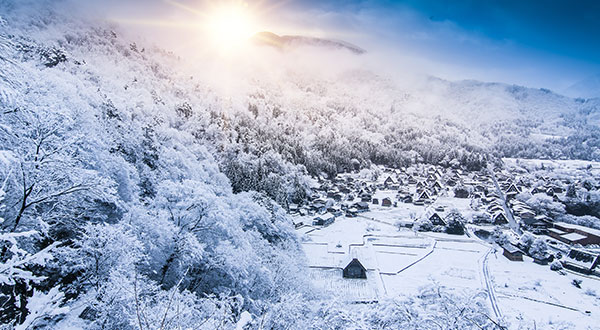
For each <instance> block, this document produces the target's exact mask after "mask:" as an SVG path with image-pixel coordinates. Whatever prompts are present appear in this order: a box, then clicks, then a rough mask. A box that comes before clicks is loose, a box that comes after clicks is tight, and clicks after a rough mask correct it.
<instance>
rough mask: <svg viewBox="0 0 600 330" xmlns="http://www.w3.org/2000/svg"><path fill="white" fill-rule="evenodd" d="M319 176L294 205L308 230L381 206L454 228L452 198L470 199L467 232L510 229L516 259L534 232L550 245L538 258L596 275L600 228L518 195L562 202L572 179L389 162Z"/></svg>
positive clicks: (438, 227)
mask: <svg viewBox="0 0 600 330" xmlns="http://www.w3.org/2000/svg"><path fill="white" fill-rule="evenodd" d="M316 181H317V184H316V185H315V187H314V189H313V191H312V194H311V195H310V196H309V198H308V199H307V200H306V201H304V202H303V203H301V204H290V205H289V207H288V210H289V212H290V213H291V214H293V215H295V216H294V217H293V219H294V225H295V226H296V228H297V229H298V230H301V231H304V232H306V231H310V230H313V229H314V228H318V227H320V226H328V225H331V224H332V223H334V222H335V221H337V220H340V219H341V218H354V217H358V216H361V217H368V216H369V213H366V212H369V211H370V210H372V209H373V208H382V207H383V208H390V209H393V208H402V207H404V208H406V207H408V206H405V205H409V206H410V209H411V210H413V211H411V212H410V215H409V216H406V217H398V219H397V221H398V223H399V224H402V226H404V227H413V226H414V225H415V224H416V223H418V222H419V221H425V222H426V223H427V225H428V226H429V227H431V229H429V230H434V231H444V230H446V232H448V231H447V230H448V219H447V217H448V216H449V215H450V213H452V212H451V210H452V209H453V208H454V207H453V205H452V204H453V202H452V201H459V200H463V201H468V203H469V211H468V212H463V214H460V218H461V219H462V222H461V225H462V226H463V227H464V228H465V229H467V228H466V227H467V226H468V227H469V228H470V230H465V232H466V233H467V234H469V232H474V233H475V234H480V233H485V236H492V232H494V231H495V230H501V231H503V232H506V233H508V234H509V235H507V236H508V237H509V240H508V241H507V242H504V243H503V244H502V245H501V246H502V247H503V255H504V256H506V257H507V258H509V259H510V260H514V261H519V260H523V255H526V254H527V249H526V248H525V247H523V246H522V245H521V244H520V243H519V240H518V238H519V237H520V236H522V235H523V234H524V233H531V234H532V235H535V237H542V238H543V239H544V240H546V241H547V242H548V245H549V246H550V249H549V250H548V252H547V253H546V254H544V255H543V256H540V255H532V256H531V257H532V258H534V261H535V262H537V263H540V264H547V263H549V262H551V261H552V260H553V259H554V258H560V261H561V263H562V264H563V265H564V266H565V267H568V268H570V269H574V270H578V271H582V272H586V273H594V272H595V271H596V267H597V265H598V263H599V262H600V259H599V257H598V254H599V253H598V251H599V250H598V247H599V245H600V231H599V230H596V229H592V228H588V227H584V226H580V225H575V224H569V223H564V222H559V221H555V219H552V218H550V217H548V216H546V215H543V214H537V212H536V210H534V209H533V208H532V207H531V206H529V205H527V203H525V202H523V201H521V200H519V199H518V198H517V196H518V195H519V194H520V193H522V192H525V191H527V192H530V193H531V194H532V195H535V194H544V195H547V196H550V197H552V199H553V200H554V201H560V200H561V199H562V198H564V195H565V194H566V191H567V189H566V186H567V184H568V183H567V182H562V181H557V180H552V179H550V178H548V179H547V180H541V181H535V182H531V181H528V180H524V179H523V178H522V176H521V173H518V172H515V171H509V170H507V169H495V170H483V171H478V172H470V171H464V170H461V169H454V168H443V167H440V166H431V165H414V166H411V167H407V168H399V169H392V168H384V167H381V168H378V169H376V170H373V169H371V170H368V171H365V170H363V171H361V172H355V173H343V174H339V175H338V176H337V177H335V178H334V179H325V178H323V177H320V178H318V179H316ZM439 200H444V202H443V203H442V202H439ZM455 213H456V212H455ZM373 220H376V219H374V218H373ZM423 228H428V227H427V226H421V227H420V228H419V230H423ZM425 230H427V229H425ZM460 233H462V231H461V232H460ZM478 236H479V235H478ZM357 263H358V264H360V261H358V260H356V261H352V262H351V264H352V265H356V264H357ZM348 266H351V265H350V264H349V265H348ZM353 267H354V266H353ZM351 273H352V274H354V272H351ZM344 274H345V273H344ZM344 276H346V275H344Z"/></svg>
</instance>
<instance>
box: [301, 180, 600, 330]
mask: <svg viewBox="0 0 600 330" xmlns="http://www.w3.org/2000/svg"><path fill="white" fill-rule="evenodd" d="M392 193H393V192H391V191H383V192H382V191H379V192H377V193H376V194H375V196H374V197H376V198H379V200H381V199H382V198H384V197H391V196H390V194H392ZM469 201H470V200H469V199H458V198H453V197H439V198H438V199H437V200H436V201H435V202H434V204H433V207H435V206H438V205H443V206H445V207H446V211H447V210H449V209H451V208H456V209H458V210H459V211H460V212H461V213H463V214H465V216H466V215H467V214H468V213H469V212H472V210H471V209H470V207H469ZM370 207H371V210H370V211H369V212H365V213H362V214H360V216H359V217H357V218H346V217H338V218H337V219H336V221H335V222H334V223H333V224H331V225H329V226H326V227H318V228H312V227H310V226H307V227H302V228H301V229H299V231H300V232H302V233H303V235H304V243H303V246H304V250H305V252H306V254H307V257H308V263H309V267H310V278H311V279H312V281H313V283H314V284H315V286H316V287H318V288H321V289H323V290H324V291H325V293H326V294H328V295H331V296H335V297H337V298H338V299H345V300H348V301H373V300H377V299H380V298H383V297H385V296H387V297H394V296H398V295H404V294H415V293H417V292H418V289H419V288H421V287H423V286H426V285H429V284H432V283H438V284H440V285H441V286H444V287H446V288H448V289H450V290H454V291H457V293H460V292H461V291H478V290H479V291H482V292H485V293H487V294H488V304H489V311H490V312H489V315H490V317H492V318H494V319H498V318H504V319H505V320H506V321H508V323H509V324H511V326H513V325H515V326H516V325H525V326H526V327H533V326H536V327H538V328H544V326H547V327H555V326H556V327H558V328H560V326H561V322H568V323H565V327H564V328H576V329H586V328H594V327H597V325H598V324H600V308H599V307H600V298H598V296H599V295H600V280H598V279H595V278H587V277H584V276H582V275H577V274H574V273H567V274H566V275H560V274H559V273H558V272H554V271H551V270H550V268H549V266H542V265H538V264H535V263H533V262H532V260H531V259H530V258H528V257H525V261H524V262H513V261H509V260H508V259H506V258H505V257H504V256H503V255H502V250H501V249H499V248H498V247H492V246H491V245H489V244H487V243H485V242H483V241H481V240H479V239H478V238H477V237H475V236H472V237H468V236H466V235H464V236H456V235H448V234H445V233H415V232H413V231H412V230H410V229H400V230H399V229H398V227H397V226H396V225H395V224H396V223H397V222H398V221H400V220H401V221H402V222H412V221H414V219H418V218H419V217H420V216H421V215H422V214H423V213H424V212H425V210H426V208H427V207H430V206H427V205H426V206H416V205H413V204H404V203H398V206H397V207H382V206H379V205H370ZM305 218H306V220H307V221H305V223H309V222H310V221H309V220H310V218H311V217H308V216H307V217H305ZM352 258H358V259H359V260H360V261H361V263H362V264H363V265H364V266H365V268H367V270H368V272H367V280H361V279H344V278H343V277H342V269H343V268H344V267H345V266H346V265H347V264H348V262H349V261H350V260H351V259H352ZM575 278H578V279H581V280H583V282H582V288H581V289H578V288H576V287H575V286H573V285H572V284H571V281H572V280H573V279H575ZM586 311H589V313H586ZM534 322H535V325H534Z"/></svg>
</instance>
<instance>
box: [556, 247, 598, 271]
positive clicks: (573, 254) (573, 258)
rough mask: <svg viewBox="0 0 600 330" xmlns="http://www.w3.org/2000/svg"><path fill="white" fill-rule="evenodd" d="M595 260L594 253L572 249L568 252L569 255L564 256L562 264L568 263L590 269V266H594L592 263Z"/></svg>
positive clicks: (596, 255)
mask: <svg viewBox="0 0 600 330" xmlns="http://www.w3.org/2000/svg"><path fill="white" fill-rule="evenodd" d="M597 258H598V254H596V253H591V252H588V251H583V250H578V249H572V250H571V251H569V254H567V255H566V256H565V258H564V260H563V262H568V263H571V264H573V265H577V266H579V267H583V268H587V269H592V266H594V262H595V261H596V259H597Z"/></svg>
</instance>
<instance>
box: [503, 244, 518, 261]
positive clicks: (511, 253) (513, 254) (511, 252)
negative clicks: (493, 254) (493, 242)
mask: <svg viewBox="0 0 600 330" xmlns="http://www.w3.org/2000/svg"><path fill="white" fill-rule="evenodd" d="M502 249H503V250H504V252H502V255H503V256H505V257H506V258H507V259H508V260H511V261H523V251H521V250H519V249H518V248H517V247H516V246H514V245H512V244H504V245H503V246H502Z"/></svg>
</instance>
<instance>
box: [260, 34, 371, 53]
mask: <svg viewBox="0 0 600 330" xmlns="http://www.w3.org/2000/svg"><path fill="white" fill-rule="evenodd" d="M252 41H253V42H254V43H256V44H258V45H268V46H273V47H276V48H279V49H285V48H293V47H297V46H307V45H308V46H318V47H326V48H335V49H346V50H349V51H350V52H352V53H354V54H364V53H366V51H365V50H364V49H362V48H360V47H358V46H356V45H353V44H351V43H348V42H345V41H341V40H331V39H322V38H315V37H306V36H298V35H283V36H280V35H277V34H275V33H273V32H268V31H263V32H259V33H257V34H255V35H254V36H253V37H252Z"/></svg>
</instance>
